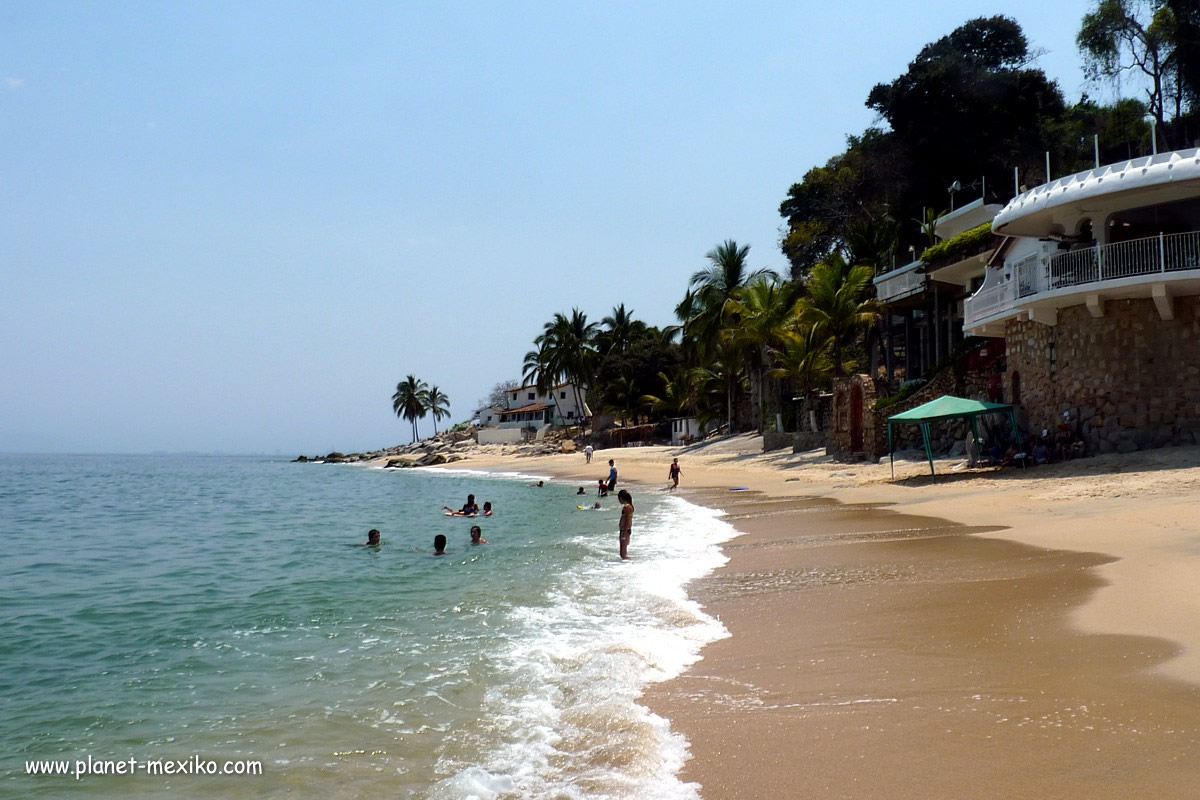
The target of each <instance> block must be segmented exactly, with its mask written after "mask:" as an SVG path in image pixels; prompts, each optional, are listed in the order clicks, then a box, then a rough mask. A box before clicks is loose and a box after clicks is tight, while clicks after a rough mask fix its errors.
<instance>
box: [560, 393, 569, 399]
mask: <svg viewBox="0 0 1200 800" xmlns="http://www.w3.org/2000/svg"><path fill="white" fill-rule="evenodd" d="M558 399H559V400H566V399H567V393H566V392H559V393H558Z"/></svg>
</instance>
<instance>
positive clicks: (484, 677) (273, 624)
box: [0, 455, 731, 798]
mask: <svg viewBox="0 0 1200 800" xmlns="http://www.w3.org/2000/svg"><path fill="white" fill-rule="evenodd" d="M529 479H530V476H516V475H509V476H497V475H485V474H463V473H451V472H430V471H423V470H372V469H365V468H361V467H347V466H332V465H302V464H291V463H288V462H286V461H283V460H272V459H265V458H249V457H246V458H226V457H178V456H169V457H168V456H162V457H158V456H114V457H100V456H66V457H63V456H14V455H0V537H2V542H0V545H2V547H3V550H2V552H3V556H2V560H0V623H2V624H3V630H4V632H5V636H4V637H3V639H0V753H3V761H2V762H0V793H11V794H13V795H14V796H25V797H61V796H64V795H85V794H86V795H87V796H89V797H90V796H99V797H118V796H119V797H124V796H128V795H162V796H172V797H177V796H184V797H187V796H201V795H205V796H208V795H211V794H213V793H219V794H221V795H223V796H231V797H275V796H284V795H287V796H305V797H308V796H312V797H360V796H368V797H370V796H388V797H434V798H459V797H464V798H465V797H480V798H492V797H514V798H515V797H521V798H575V797H580V798H582V797H613V798H625V797H628V798H685V797H695V796H696V792H695V787H694V786H690V785H686V784H683V783H681V782H680V781H679V780H678V779H677V777H676V774H677V772H678V770H679V768H680V766H681V764H682V761H683V759H684V754H685V746H686V743H685V742H684V741H683V740H682V738H681V737H680V736H679V735H678V734H675V733H673V732H672V731H671V730H670V726H669V723H668V722H667V721H666V720H663V719H661V718H658V717H656V716H654V715H653V714H651V713H650V712H648V711H647V710H646V709H645V708H643V707H642V706H640V705H639V704H638V702H637V701H638V696H639V694H640V692H641V691H642V689H643V688H644V687H645V686H646V685H647V684H648V683H650V682H652V681H656V680H662V679H665V678H668V677H671V676H673V675H675V674H678V673H679V672H680V671H681V670H682V669H683V668H684V667H685V666H686V665H687V664H689V663H691V662H692V661H694V660H695V658H696V657H697V653H698V650H699V648H700V647H701V646H702V645H703V644H704V643H706V642H708V641H711V640H713V639H714V638H717V637H720V636H722V635H724V631H723V629H722V628H721V626H720V624H719V623H718V622H716V621H714V620H712V619H710V618H708V617H706V616H705V615H704V614H703V613H702V612H701V611H700V609H699V608H697V607H696V606H695V604H693V603H692V602H691V601H689V600H688V599H687V597H686V595H685V593H684V589H683V587H684V585H685V584H686V582H687V581H688V580H690V579H692V578H695V577H697V576H699V575H702V574H704V573H706V572H708V571H710V570H711V569H713V568H715V567H716V566H718V565H719V564H720V563H722V562H723V560H724V559H723V557H722V556H721V554H720V551H719V549H718V544H719V543H720V542H721V541H723V540H725V539H726V538H728V537H729V535H730V533H731V531H730V529H729V527H728V526H727V525H726V524H725V523H723V522H721V521H720V520H719V519H718V518H717V517H716V515H715V514H714V513H713V512H710V511H708V510H705V509H701V508H697V507H695V506H691V505H689V504H687V503H685V502H683V501H681V500H679V499H677V498H673V497H667V496H663V495H661V494H658V493H657V492H654V491H644V492H643V491H638V490H637V489H636V487H633V488H634V497H635V503H636V505H637V516H636V519H635V527H634V536H633V542H632V545H631V548H630V552H631V555H633V556H634V557H635V559H634V561H632V562H628V563H621V562H620V561H619V560H618V559H617V557H616V548H617V541H616V525H617V513H618V511H617V505H616V502H615V500H614V499H611V498H610V499H606V500H604V501H603V502H604V503H605V507H604V508H603V509H602V510H600V511H580V510H577V509H576V505H577V504H578V503H579V502H581V501H582V500H583V499H584V498H577V497H576V496H575V486H568V485H565V484H556V483H547V484H546V486H544V487H543V488H540V489H537V488H531V487H530V486H529V485H528V483H529ZM468 492H473V493H474V494H475V495H476V498H477V500H478V501H479V502H481V503H482V502H483V501H484V500H491V501H492V502H493V503H494V504H495V506H496V509H497V513H496V516H494V517H492V518H486V519H485V518H478V519H476V520H473V521H469V520H465V519H450V518H446V517H444V516H443V515H442V514H441V512H440V510H439V509H440V507H441V506H442V505H450V506H454V507H457V506H459V505H461V504H462V503H463V501H464V499H465V496H466V494H467V493H468ZM594 499H595V498H594V496H593V494H589V495H588V496H587V497H586V500H587V501H588V503H590V502H592V501H593V500H594ZM473 523H474V524H479V525H481V526H482V527H483V531H484V537H485V538H487V539H488V540H490V543H489V544H486V545H480V546H472V545H470V544H469V534H468V531H469V527H470V525H471V524H473ZM372 527H375V528H379V529H380V530H381V531H382V533H383V544H382V546H381V547H379V548H368V547H361V546H358V543H359V542H362V541H364V540H365V538H366V531H367V529H368V528H372ZM436 533H444V534H446V536H447V538H448V540H449V542H450V544H449V547H448V554H447V555H446V556H444V557H440V558H435V557H433V556H431V555H430V553H431V551H432V540H433V537H434V534H436ZM89 756H90V757H92V758H93V759H94V760H104V759H109V760H121V759H130V758H133V759H135V760H137V761H139V762H143V763H144V762H145V760H148V759H171V760H182V759H189V758H194V757H199V758H200V759H204V760H209V759H212V760H215V761H218V762H220V763H224V762H225V761H226V760H231V761H232V760H237V759H249V760H254V761H258V762H260V763H261V765H262V774H261V775H259V776H253V777H249V776H199V775H193V774H189V775H175V776H162V775H148V774H144V773H135V774H133V775H124V776H123V775H88V776H85V777H83V778H81V779H80V780H75V779H74V778H73V777H71V776H62V775H54V776H46V775H41V776H36V777H35V776H29V775H27V774H26V766H25V762H27V761H32V760H52V759H61V760H68V761H70V762H71V763H72V764H74V762H75V761H76V760H83V759H86V758H88V757H89Z"/></svg>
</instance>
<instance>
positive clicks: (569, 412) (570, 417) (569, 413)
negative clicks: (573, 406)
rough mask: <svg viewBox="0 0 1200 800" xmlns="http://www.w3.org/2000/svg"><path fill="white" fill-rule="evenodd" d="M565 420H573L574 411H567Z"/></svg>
mask: <svg viewBox="0 0 1200 800" xmlns="http://www.w3.org/2000/svg"><path fill="white" fill-rule="evenodd" d="M567 419H575V412H574V411H568V412H567Z"/></svg>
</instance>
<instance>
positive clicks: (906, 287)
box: [875, 269, 925, 303]
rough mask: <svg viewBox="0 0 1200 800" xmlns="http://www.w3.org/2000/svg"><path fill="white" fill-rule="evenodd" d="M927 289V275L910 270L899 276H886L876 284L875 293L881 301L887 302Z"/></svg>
mask: <svg viewBox="0 0 1200 800" xmlns="http://www.w3.org/2000/svg"><path fill="white" fill-rule="evenodd" d="M924 287H925V274H924V273H922V272H917V271H916V270H915V269H910V270H908V271H906V272H901V273H899V274H893V275H884V276H882V277H880V278H879V279H878V280H877V281H876V283H875V292H876V295H877V296H878V297H879V299H880V300H882V301H883V302H885V303H886V302H887V301H888V300H893V299H895V298H897V297H902V296H905V295H909V294H912V293H913V292H917V291H920V290H921V289H923V288H924Z"/></svg>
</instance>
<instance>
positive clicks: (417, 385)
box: [392, 375, 429, 442]
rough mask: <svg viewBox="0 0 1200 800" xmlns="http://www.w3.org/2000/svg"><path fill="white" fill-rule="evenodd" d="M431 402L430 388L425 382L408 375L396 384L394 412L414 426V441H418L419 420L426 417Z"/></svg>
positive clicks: (393, 399)
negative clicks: (426, 410)
mask: <svg viewBox="0 0 1200 800" xmlns="http://www.w3.org/2000/svg"><path fill="white" fill-rule="evenodd" d="M428 402H429V386H428V385H427V384H426V383H425V381H422V380H418V379H417V378H416V376H414V375H408V376H407V377H405V379H404V380H402V381H400V383H397V384H396V393H395V394H394V395H392V410H393V411H395V412H396V416H397V417H403V418H404V419H406V420H408V421H409V422H410V423H411V424H412V440H413V441H414V442H415V441H417V438H418V437H417V420H418V419H423V418H424V417H425V409H426V408H427V406H428Z"/></svg>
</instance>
